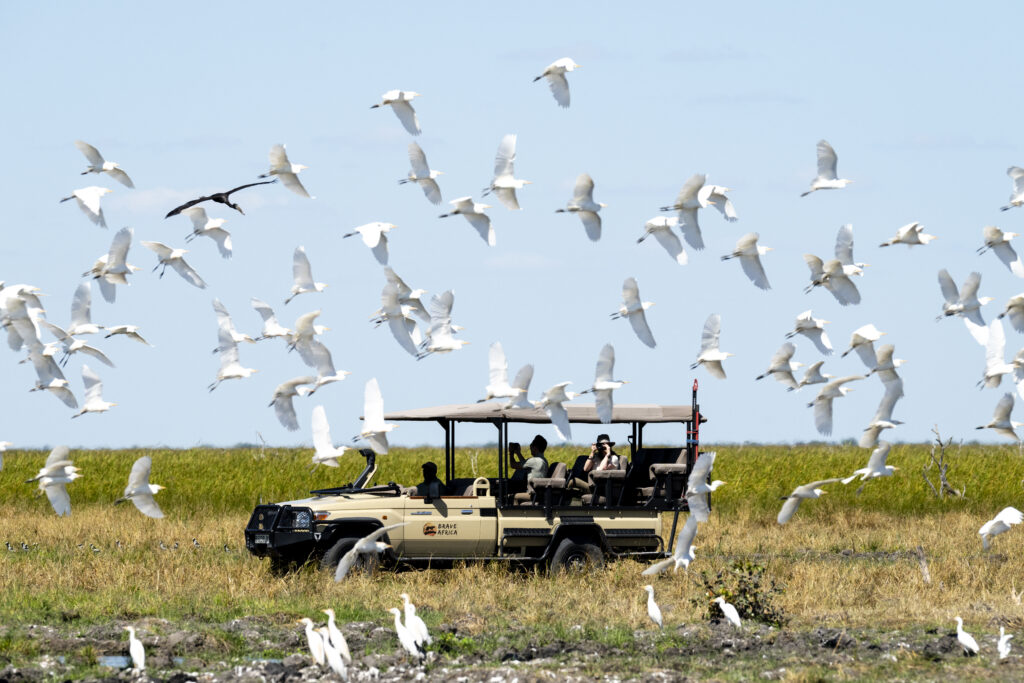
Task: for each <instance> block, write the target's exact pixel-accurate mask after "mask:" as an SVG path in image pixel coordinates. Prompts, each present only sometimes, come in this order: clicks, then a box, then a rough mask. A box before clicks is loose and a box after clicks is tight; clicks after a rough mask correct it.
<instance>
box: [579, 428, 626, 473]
mask: <svg viewBox="0 0 1024 683" xmlns="http://www.w3.org/2000/svg"><path fill="white" fill-rule="evenodd" d="M614 445H615V442H614V441H612V440H611V439H610V438H609V437H608V435H607V434H598V435H597V441H595V442H594V443H592V444H590V456H589V457H588V458H587V462H586V464H584V465H583V471H584V472H590V471H592V470H595V471H598V472H600V471H601V470H617V469H619V454H618V453H616V452H615V451H614V450H613V449H612V446H614ZM595 464H596V467H595Z"/></svg>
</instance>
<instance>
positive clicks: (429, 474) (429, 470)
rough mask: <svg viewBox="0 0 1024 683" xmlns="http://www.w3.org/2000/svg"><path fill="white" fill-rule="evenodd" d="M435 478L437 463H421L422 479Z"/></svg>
mask: <svg viewBox="0 0 1024 683" xmlns="http://www.w3.org/2000/svg"><path fill="white" fill-rule="evenodd" d="M431 479H437V465H435V464H434V463H432V462H425V463H423V480H424V481H429V480H431Z"/></svg>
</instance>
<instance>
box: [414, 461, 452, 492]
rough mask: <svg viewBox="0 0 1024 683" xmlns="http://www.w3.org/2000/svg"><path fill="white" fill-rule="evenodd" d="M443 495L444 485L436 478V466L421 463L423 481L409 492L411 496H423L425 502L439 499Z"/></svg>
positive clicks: (430, 463)
mask: <svg viewBox="0 0 1024 683" xmlns="http://www.w3.org/2000/svg"><path fill="white" fill-rule="evenodd" d="M443 494H444V484H443V483H442V482H441V480H440V479H438V478H437V465H435V464H434V463H432V462H425V463H423V481H422V482H420V483H419V484H416V488H415V489H410V490H409V495H411V496H423V497H425V498H426V499H427V500H430V499H432V498H440V497H441V496H442V495H443Z"/></svg>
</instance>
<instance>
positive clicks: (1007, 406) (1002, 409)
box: [975, 394, 1024, 442]
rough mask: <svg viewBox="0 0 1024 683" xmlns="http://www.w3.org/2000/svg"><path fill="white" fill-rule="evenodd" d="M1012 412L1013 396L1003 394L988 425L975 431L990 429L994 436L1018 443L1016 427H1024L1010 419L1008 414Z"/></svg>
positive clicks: (1022, 424) (1023, 423)
mask: <svg viewBox="0 0 1024 683" xmlns="http://www.w3.org/2000/svg"><path fill="white" fill-rule="evenodd" d="M1012 412H1013V394H1003V397H1002V398H1001V399H999V403H997V404H996V409H995V412H994V413H993V414H992V419H991V420H990V421H989V422H988V424H983V425H981V426H979V427H975V429H991V430H993V431H995V433H996V434H1001V435H1003V436H1005V437H1008V438H1011V439H1013V440H1014V441H1018V442H1019V441H1020V437H1019V436H1017V432H1016V429H1017V427H1024V422H1014V421H1013V420H1011V419H1010V413H1012Z"/></svg>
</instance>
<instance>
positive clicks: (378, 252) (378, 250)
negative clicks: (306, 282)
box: [286, 221, 398, 303]
mask: <svg viewBox="0 0 1024 683" xmlns="http://www.w3.org/2000/svg"><path fill="white" fill-rule="evenodd" d="M397 227H398V226H397V225H395V224H394V223H382V222H381V221H374V222H373V223H367V224H366V225H360V226H359V227H358V228H355V229H354V230H353V231H352V232H347V233H345V234H344V235H342V237H352V236H353V235H360V236H361V238H362V240H363V244H365V245H366V246H367V247H369V248H370V251H372V252H373V257H374V258H375V259H377V263H379V264H381V265H382V266H386V265H387V264H388V235H387V234H388V233H389V232H391V231H392V230H394V229H395V228H397ZM318 284H319V283H318ZM325 286H326V285H325ZM317 291H320V290H317ZM286 303H287V302H286Z"/></svg>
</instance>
